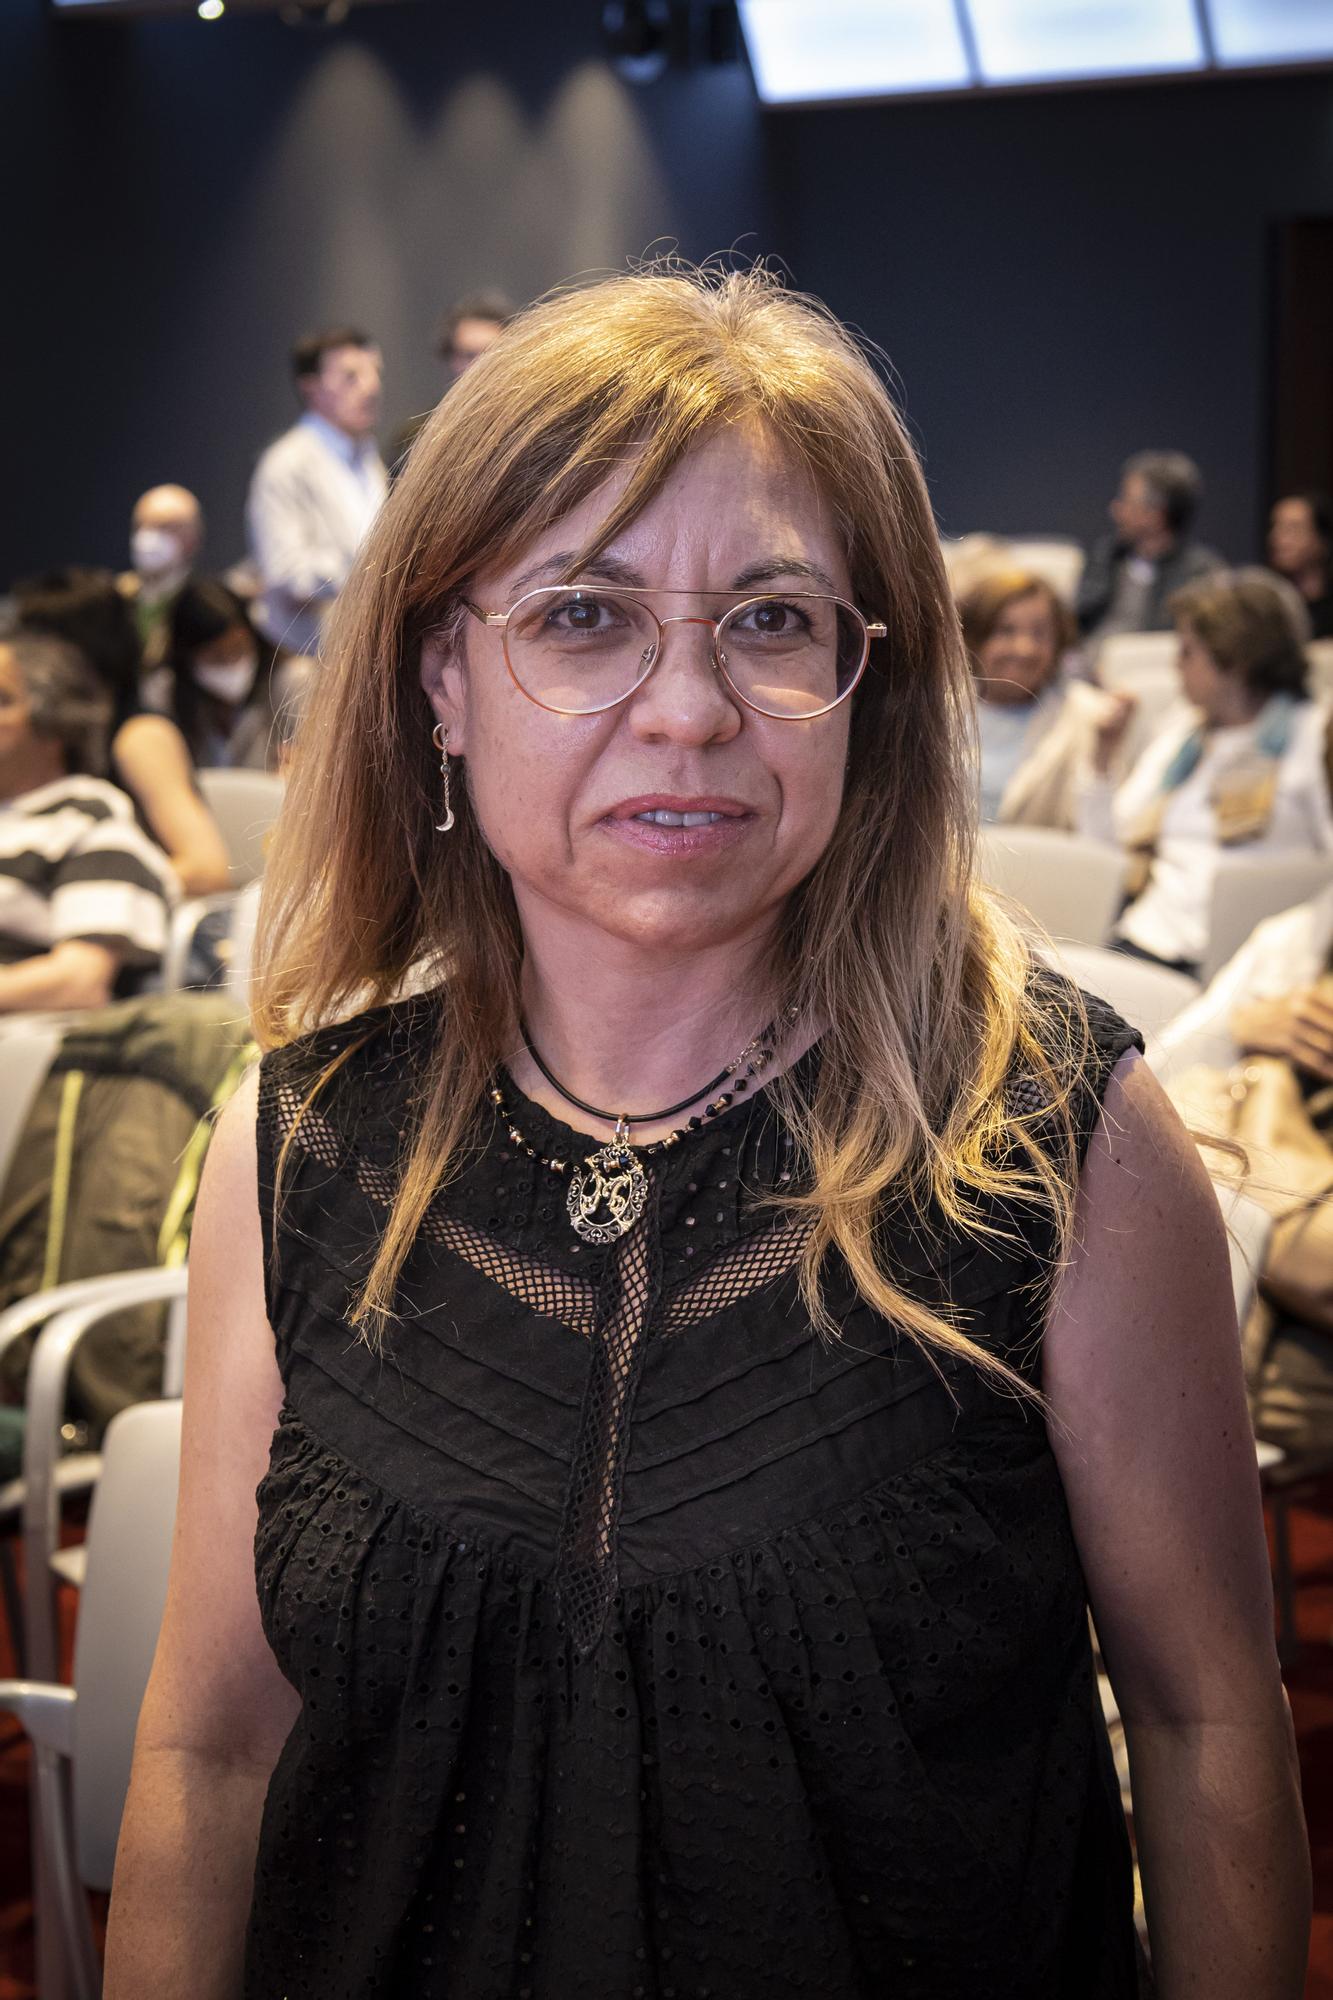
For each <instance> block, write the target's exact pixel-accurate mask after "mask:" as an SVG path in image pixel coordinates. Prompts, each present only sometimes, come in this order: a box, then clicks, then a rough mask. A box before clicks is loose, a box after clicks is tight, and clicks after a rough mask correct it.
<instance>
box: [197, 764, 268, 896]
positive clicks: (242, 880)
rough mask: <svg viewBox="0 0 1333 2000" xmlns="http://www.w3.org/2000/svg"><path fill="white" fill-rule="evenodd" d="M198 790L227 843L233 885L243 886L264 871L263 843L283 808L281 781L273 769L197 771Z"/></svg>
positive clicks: (237, 887) (240, 887) (234, 886)
mask: <svg viewBox="0 0 1333 2000" xmlns="http://www.w3.org/2000/svg"><path fill="white" fill-rule="evenodd" d="M199 789H200V791H201V792H202V793H203V795H204V804H205V805H206V806H207V807H208V810H209V811H210V812H211V813H212V815H213V817H214V819H215V820H216V821H217V823H218V830H219V832H220V833H221V835H222V838H223V840H224V841H225V842H226V846H227V854H228V857H229V859H230V861H231V879H232V887H233V888H234V889H243V888H244V887H245V885H246V883H247V882H253V881H254V879H255V877H256V876H257V875H262V874H263V872H264V843H265V840H266V839H267V837H268V834H269V831H270V829H271V828H272V826H273V822H274V820H275V819H276V818H277V817H278V813H279V811H280V810H281V807H282V797H283V791H284V786H283V781H282V779H281V778H280V777H278V775H277V774H276V772H273V771H200V772H199Z"/></svg>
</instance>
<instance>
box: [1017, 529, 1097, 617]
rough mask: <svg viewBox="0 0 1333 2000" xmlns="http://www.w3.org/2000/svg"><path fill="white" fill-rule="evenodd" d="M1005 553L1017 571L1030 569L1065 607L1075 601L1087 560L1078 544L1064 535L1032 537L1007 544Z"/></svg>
mask: <svg viewBox="0 0 1333 2000" xmlns="http://www.w3.org/2000/svg"><path fill="white" fill-rule="evenodd" d="M1008 553H1009V556H1010V558H1011V559H1012V561H1013V564H1014V567H1015V568H1016V569H1027V570H1031V572H1032V574H1033V575H1034V576H1039V577H1040V578H1041V579H1042V582H1043V583H1049V584H1050V586H1051V589H1052V590H1053V591H1054V592H1055V594H1056V596H1057V597H1060V598H1063V599H1064V601H1065V603H1066V604H1072V603H1073V602H1074V599H1075V597H1077V595H1078V586H1079V583H1080V581H1081V579H1082V576H1083V565H1084V562H1085V560H1086V558H1085V557H1084V554H1083V550H1082V549H1081V548H1080V547H1079V544H1078V543H1077V542H1071V541H1069V540H1068V539H1067V538H1066V537H1065V536H1063V535H1049V536H1046V535H1040V536H1039V535H1034V536H1032V537H1031V538H1030V539H1028V540H1025V541H1017V542H1010V544H1009V551H1008Z"/></svg>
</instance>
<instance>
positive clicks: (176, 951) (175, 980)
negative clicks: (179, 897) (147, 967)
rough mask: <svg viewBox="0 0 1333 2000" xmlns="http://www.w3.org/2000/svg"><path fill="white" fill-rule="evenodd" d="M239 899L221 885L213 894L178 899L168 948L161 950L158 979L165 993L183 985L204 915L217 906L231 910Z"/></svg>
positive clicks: (234, 891)
mask: <svg viewBox="0 0 1333 2000" xmlns="http://www.w3.org/2000/svg"><path fill="white" fill-rule="evenodd" d="M238 901H239V895H238V892H237V891H236V890H234V889H224V890H222V891H221V892H220V893H219V894H217V895H215V896H190V897H189V898H187V900H186V901H185V902H183V903H177V905H176V907H175V909H174V910H173V911H172V913H171V920H170V922H169V924H168V926H167V948H166V950H165V951H164V952H163V954H162V973H161V983H162V991H163V992H164V993H179V991H180V990H181V988H182V987H183V986H184V984H185V977H186V974H187V972H188V971H189V967H190V952H191V950H192V949H193V946H194V940H195V934H196V932H197V931H198V929H199V926H200V924H202V923H203V921H204V919H205V917H211V916H213V915H214V914H215V913H216V912H217V911H218V910H234V909H235V908H236V905H237V902H238Z"/></svg>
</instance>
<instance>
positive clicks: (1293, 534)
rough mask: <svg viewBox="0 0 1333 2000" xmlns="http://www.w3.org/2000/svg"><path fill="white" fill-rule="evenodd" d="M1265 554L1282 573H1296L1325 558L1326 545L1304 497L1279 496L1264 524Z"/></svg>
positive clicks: (1323, 561)
mask: <svg viewBox="0 0 1333 2000" xmlns="http://www.w3.org/2000/svg"><path fill="white" fill-rule="evenodd" d="M1268 557H1269V561H1270V562H1271V563H1272V565H1273V568H1274V569H1275V570H1277V571H1279V572H1280V574H1281V575H1283V576H1297V575H1299V573H1300V572H1301V571H1302V570H1304V569H1309V568H1310V567H1311V566H1312V565H1313V564H1314V563H1321V562H1322V563H1326V562H1327V561H1328V548H1327V546H1326V545H1325V543H1324V542H1323V541H1321V540H1320V536H1319V530H1318V528H1317V527H1316V526H1315V518H1314V513H1313V510H1312V509H1311V506H1310V503H1309V501H1308V500H1297V499H1292V500H1279V501H1278V503H1277V505H1276V507H1274V509H1273V512H1272V516H1271V518H1270V520H1269V524H1268Z"/></svg>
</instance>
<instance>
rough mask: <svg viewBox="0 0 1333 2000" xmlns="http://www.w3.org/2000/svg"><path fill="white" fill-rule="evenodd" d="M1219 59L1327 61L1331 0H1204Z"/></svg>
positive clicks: (1331, 52)
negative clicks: (1206, 3) (1206, 0)
mask: <svg viewBox="0 0 1333 2000" xmlns="http://www.w3.org/2000/svg"><path fill="white" fill-rule="evenodd" d="M1208 15H1209V20H1210V22H1211V24H1212V32H1213V48H1214V50H1215V52H1216V55H1217V60H1218V61H1219V62H1220V63H1270V62H1327V61H1329V60H1330V59H1331V58H1333V0H1208Z"/></svg>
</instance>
